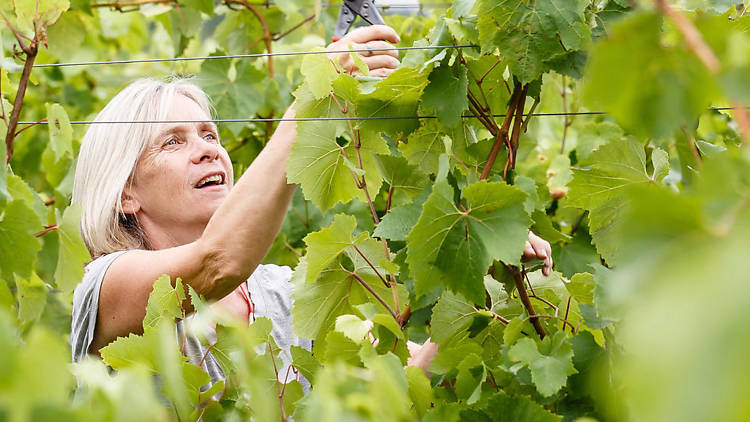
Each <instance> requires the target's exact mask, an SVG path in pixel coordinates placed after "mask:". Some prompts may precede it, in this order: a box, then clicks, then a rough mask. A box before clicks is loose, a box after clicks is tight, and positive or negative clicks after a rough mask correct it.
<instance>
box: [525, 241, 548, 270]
mask: <svg viewBox="0 0 750 422" xmlns="http://www.w3.org/2000/svg"><path fill="white" fill-rule="evenodd" d="M535 258H539V259H543V260H544V266H543V267H542V274H544V275H549V274H550V272H552V248H551V247H550V245H549V242H547V241H546V240H544V239H542V238H541V237H539V236H537V235H535V234H534V233H532V232H529V240H527V241H526V249H524V251H523V260H524V261H530V260H532V259H535Z"/></svg>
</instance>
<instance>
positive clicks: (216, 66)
mask: <svg viewBox="0 0 750 422" xmlns="http://www.w3.org/2000/svg"><path fill="white" fill-rule="evenodd" d="M222 54H223V52H220V51H219V52H216V53H214V54H213V55H222ZM250 63H251V62H249V61H243V62H238V63H236V72H233V73H232V72H230V68H231V65H232V62H231V61H229V60H206V61H205V62H203V64H202V65H201V72H200V75H199V77H198V82H199V83H200V85H201V87H202V88H203V89H204V90H205V91H206V93H207V94H208V95H209V96H210V97H211V98H213V100H214V107H216V112H217V114H218V115H220V116H226V118H233V119H242V118H248V117H252V116H254V115H255V113H256V111H258V109H259V108H260V107H261V106H262V105H263V95H262V93H263V92H264V91H265V85H263V84H260V83H259V81H262V80H264V79H265V78H266V74H265V73H263V72H262V71H260V70H258V69H256V68H255V67H253V66H252V65H251V64H250ZM231 75H235V76H234V77H232V76H231ZM243 126H244V124H242V123H239V124H233V125H230V126H229V127H230V128H232V131H233V132H235V133H236V132H239V130H240V129H241V128H242V127H243Z"/></svg>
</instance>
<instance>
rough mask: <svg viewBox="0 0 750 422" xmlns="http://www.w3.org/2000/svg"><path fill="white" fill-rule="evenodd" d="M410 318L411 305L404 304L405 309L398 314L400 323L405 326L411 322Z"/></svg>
mask: <svg viewBox="0 0 750 422" xmlns="http://www.w3.org/2000/svg"><path fill="white" fill-rule="evenodd" d="M409 318H411V305H409V304H407V305H406V306H404V310H403V311H401V313H400V314H398V320H397V321H398V325H400V326H401V327H403V326H404V325H406V323H407V322H409Z"/></svg>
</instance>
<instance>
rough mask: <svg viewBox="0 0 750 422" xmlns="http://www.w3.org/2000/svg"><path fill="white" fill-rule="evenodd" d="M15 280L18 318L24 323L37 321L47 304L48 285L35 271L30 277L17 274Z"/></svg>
mask: <svg viewBox="0 0 750 422" xmlns="http://www.w3.org/2000/svg"><path fill="white" fill-rule="evenodd" d="M15 280H16V287H17V288H18V296H17V297H18V319H20V320H21V322H23V323H29V322H35V321H37V320H38V319H39V317H41V316H42V312H43V311H44V307H45V305H46V304H47V286H46V285H45V284H44V282H43V281H42V279H40V278H39V276H38V275H36V273H33V272H32V273H31V277H29V278H28V279H27V278H24V277H19V276H18V274H16V275H15Z"/></svg>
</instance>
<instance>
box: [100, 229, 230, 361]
mask: <svg viewBox="0 0 750 422" xmlns="http://www.w3.org/2000/svg"><path fill="white" fill-rule="evenodd" d="M221 261H222V258H221V256H219V255H218V254H216V253H215V252H213V253H212V252H210V251H209V250H208V249H206V248H202V247H201V243H200V241H196V242H192V243H189V244H187V245H182V246H178V247H174V248H168V249H162V250H157V251H147V250H132V251H128V252H126V253H124V254H122V255H120V256H119V257H117V258H116V259H115V260H114V262H112V264H111V265H110V266H109V269H107V272H106V273H105V275H104V279H103V281H102V286H101V290H100V292H99V307H98V308H99V309H98V315H97V324H96V330H95V332H94V339H93V342H92V344H91V347H90V348H89V350H90V351H91V352H97V351H98V350H99V349H100V348H102V347H104V346H105V345H107V344H109V343H110V342H111V341H113V340H115V339H116V338H117V337H119V336H126V335H128V334H129V333H140V332H141V331H142V324H143V318H144V316H145V315H146V304H147V303H148V296H149V294H150V293H151V290H152V288H153V283H154V281H156V280H157V279H158V278H159V277H161V276H162V275H164V274H166V275H168V276H169V277H170V278H171V279H172V280H175V279H176V278H177V277H180V278H181V279H182V281H183V282H184V283H186V284H189V285H190V286H192V287H193V288H194V289H195V290H196V291H197V292H198V293H200V294H203V295H205V296H206V297H207V298H208V299H220V298H222V297H224V296H226V295H227V294H229V293H230V292H231V291H232V290H233V289H234V288H235V287H236V284H239V283H240V282H241V281H242V280H236V283H235V280H233V278H234V277H233V276H232V275H231V274H229V273H227V272H225V271H223V270H222V269H223V268H225V267H226V265H225V264H226V263H222V262H221ZM188 306H189V305H188Z"/></svg>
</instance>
